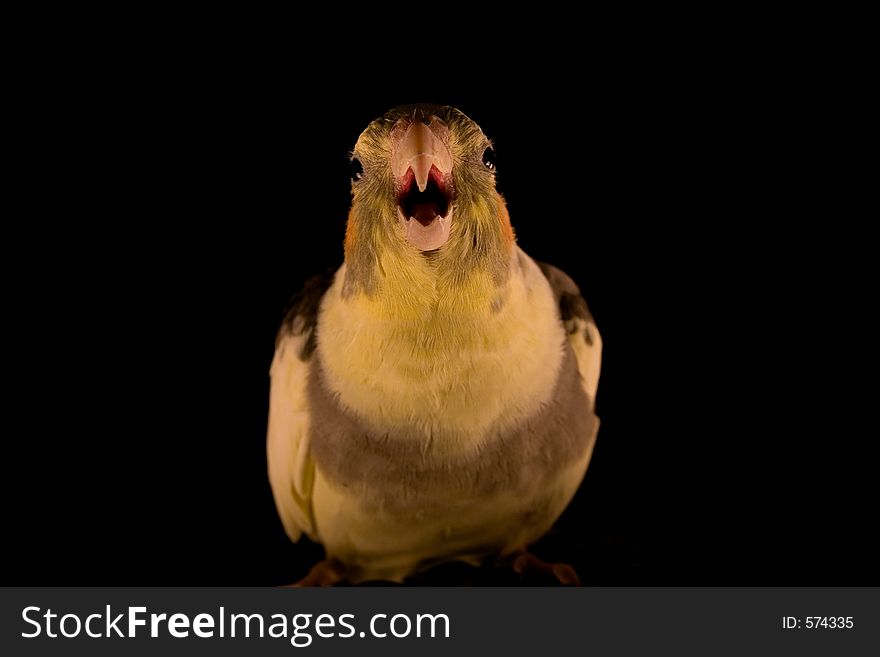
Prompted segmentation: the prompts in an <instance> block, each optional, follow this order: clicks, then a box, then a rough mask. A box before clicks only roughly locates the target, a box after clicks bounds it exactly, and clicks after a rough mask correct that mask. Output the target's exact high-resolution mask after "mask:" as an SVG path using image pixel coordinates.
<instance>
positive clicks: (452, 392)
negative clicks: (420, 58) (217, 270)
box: [268, 105, 602, 584]
mask: <svg viewBox="0 0 880 657" xmlns="http://www.w3.org/2000/svg"><path fill="white" fill-rule="evenodd" d="M491 148H492V147H491V144H490V142H489V140H488V139H487V138H486V137H485V135H484V134H483V132H482V131H481V130H480V128H479V126H477V125H476V123H474V122H473V121H472V120H470V119H469V118H468V117H467V116H465V115H464V114H462V113H461V112H460V111H458V110H456V109H454V108H452V107H439V106H425V105H417V106H410V107H402V108H398V109H395V110H392V111H390V112H388V113H387V114H386V115H385V116H383V117H382V118H380V119H377V120H376V121H373V122H372V123H371V124H370V125H369V126H368V127H367V129H366V130H365V131H364V132H363V134H361V136H360V138H359V139H358V141H357V144H356V145H355V148H354V151H353V152H352V166H353V170H354V174H353V177H352V194H353V197H354V200H353V203H352V207H351V212H350V214H349V218H348V226H347V230H346V238H345V263H344V264H343V265H342V267H340V268H339V270H338V271H336V273H335V275H334V276H332V277H330V278H328V279H327V280H326V281H322V280H321V279H313V280H312V281H310V282H309V283H308V284H307V285H306V289H305V290H304V292H303V293H301V294H300V295H299V296H298V298H297V299H295V302H294V304H293V306H292V309H291V311H290V313H289V314H288V316H287V318H286V320H285V322H284V324H283V326H282V328H281V331H280V332H279V335H278V342H277V347H276V352H275V358H274V361H273V363H272V368H271V378H272V385H271V401H270V412H269V430H268V461H269V479H270V482H271V484H272V491H273V493H274V497H275V503H276V506H277V508H278V513H279V515H280V517H281V520H282V522H283V523H284V527H285V529H286V531H287V533H288V535H289V536H290V537H291V538H292V539H293V540H294V541H296V540H298V539H299V538H300V537H301V535H302V534H306V535H307V536H308V537H309V538H311V539H312V540H314V541H317V542H318V543H321V544H322V545H323V546H324V548H325V550H326V553H327V558H326V559H325V560H324V561H323V562H321V563H320V564H318V565H317V566H316V567H315V568H314V569H313V570H312V572H311V573H310V574H309V576H308V577H306V578H305V579H304V580H303V583H304V584H332V583H335V582H336V581H338V580H340V579H343V578H344V579H346V580H347V581H349V582H352V583H357V582H360V581H364V580H371V579H389V580H396V581H400V580H402V579H403V578H405V577H406V576H408V575H411V574H413V573H416V572H418V571H419V570H422V569H424V568H427V567H428V566H431V565H434V564H437V563H440V562H444V561H450V560H463V561H466V562H470V563H481V562H484V561H485V560H487V559H489V558H497V557H504V556H511V557H512V558H513V559H514V560H515V563H516V566H515V567H516V568H517V569H518V570H522V569H524V568H526V567H529V566H536V567H547V568H552V572H553V573H554V574H555V575H556V576H557V577H558V578H559V579H560V580H562V581H564V582H566V583H572V582H575V581H576V579H577V576H576V574H575V573H574V572H573V571H571V569H570V568H568V567H563V566H561V565H559V564H557V565H556V566H554V567H551V566H549V565H546V564H541V562H539V561H538V560H537V559H535V558H534V557H531V555H529V554H528V553H527V552H526V551H525V548H526V547H527V546H528V545H529V544H530V543H532V542H534V541H536V540H537V539H538V538H540V537H541V536H542V535H543V534H544V533H546V532H547V530H548V529H549V528H550V527H551V526H552V524H553V523H554V522H555V521H556V519H557V518H558V517H559V515H560V514H561V513H562V511H563V510H564V509H565V507H566V506H567V505H568V503H569V502H570V500H571V498H572V496H573V495H574V493H575V491H576V489H577V488H578V486H579V485H580V482H581V480H582V479H583V476H584V473H585V472H586V469H587V465H588V464H589V461H590V456H591V454H592V451H593V445H594V443H595V439H596V433H597V431H598V426H599V423H598V419H597V418H596V415H595V413H594V401H595V397H596V388H597V385H598V380H599V369H600V362H601V352H602V342H601V338H600V337H599V332H598V330H597V329H596V325H595V324H594V323H593V320H592V318H591V316H590V314H589V312H588V311H587V306H586V303H585V302H584V300H583V298H582V297H581V296H580V292H579V290H578V287H577V286H576V285H575V284H574V282H573V281H572V280H571V279H570V278H569V277H568V276H566V275H565V274H563V273H562V272H561V271H559V270H558V269H555V268H553V267H551V266H549V265H542V264H538V263H536V262H535V261H534V260H532V259H531V258H530V257H529V256H528V255H526V254H525V253H524V252H523V251H522V250H521V249H520V248H519V247H518V246H517V244H516V242H515V240H514V234H513V229H512V228H511V224H510V218H509V216H508V212H507V208H506V206H505V203H504V199H503V198H502V197H501V195H500V194H499V193H498V192H497V191H496V189H495V171H494V166H493V164H492V161H491V159H490V155H491V153H492V151H491ZM517 555H518V556H517Z"/></svg>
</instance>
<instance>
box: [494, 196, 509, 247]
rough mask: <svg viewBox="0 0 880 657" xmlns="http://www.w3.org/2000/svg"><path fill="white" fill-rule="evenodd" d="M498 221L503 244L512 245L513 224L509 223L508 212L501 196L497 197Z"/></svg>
mask: <svg viewBox="0 0 880 657" xmlns="http://www.w3.org/2000/svg"><path fill="white" fill-rule="evenodd" d="M498 221H500V222H501V234H502V235H503V236H504V245H505V246H506V247H507V248H512V247H513V226H511V225H510V214H509V213H508V212H507V205H505V203H504V199H503V198H499V199H498Z"/></svg>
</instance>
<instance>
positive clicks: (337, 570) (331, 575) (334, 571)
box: [288, 559, 345, 588]
mask: <svg viewBox="0 0 880 657" xmlns="http://www.w3.org/2000/svg"><path fill="white" fill-rule="evenodd" d="M344 578H345V566H344V565H343V564H342V562H341V561H339V560H338V559H324V560H323V561H319V562H318V563H316V564H315V565H314V566H312V569H311V570H310V571H309V573H308V575H306V576H305V577H303V578H302V579H301V580H299V581H298V582H296V583H294V584H291V585H289V587H288V588H303V587H307V586H319V587H322V588H323V587H330V586H336V585H337V584H338V583H339V582H341V581H342V580H343V579H344Z"/></svg>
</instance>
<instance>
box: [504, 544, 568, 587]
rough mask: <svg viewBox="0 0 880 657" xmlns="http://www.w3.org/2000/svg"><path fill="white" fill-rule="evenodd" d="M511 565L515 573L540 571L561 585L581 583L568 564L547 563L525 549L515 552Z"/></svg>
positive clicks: (524, 573)
mask: <svg viewBox="0 0 880 657" xmlns="http://www.w3.org/2000/svg"><path fill="white" fill-rule="evenodd" d="M511 566H512V568H513V572H515V573H516V574H517V575H526V574H528V573H540V574H542V575H549V576H551V577H553V578H555V579H556V580H557V581H558V582H559V583H560V584H562V585H563V586H580V585H581V579H580V577H578V574H577V572H575V569H574V568H572V567H571V566H569V565H568V564H566V563H547V562H546V561H542V560H541V559H539V558H538V557H536V556H535V555H533V554H531V553H530V552H528V551H526V550H522V551H520V552H517V553H515V556H514V558H513V563H512V564H511Z"/></svg>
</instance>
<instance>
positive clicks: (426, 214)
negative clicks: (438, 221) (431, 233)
mask: <svg viewBox="0 0 880 657" xmlns="http://www.w3.org/2000/svg"><path fill="white" fill-rule="evenodd" d="M439 214H440V208H439V206H438V205H437V204H436V203H419V204H418V205H415V206H413V211H412V218H413V219H415V220H416V221H418V222H419V223H420V224H422V226H429V225H430V224H431V222H432V221H434V218H435V217H437V216H438V215H439Z"/></svg>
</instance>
